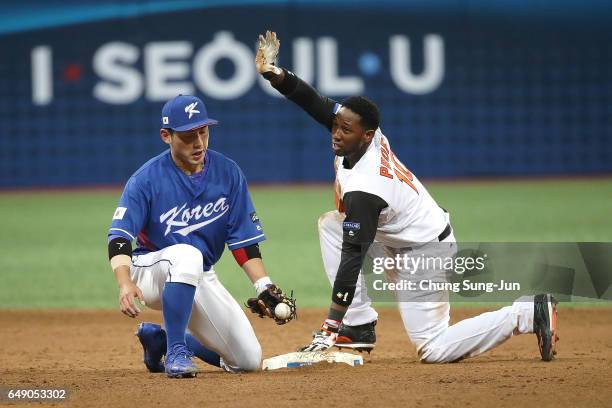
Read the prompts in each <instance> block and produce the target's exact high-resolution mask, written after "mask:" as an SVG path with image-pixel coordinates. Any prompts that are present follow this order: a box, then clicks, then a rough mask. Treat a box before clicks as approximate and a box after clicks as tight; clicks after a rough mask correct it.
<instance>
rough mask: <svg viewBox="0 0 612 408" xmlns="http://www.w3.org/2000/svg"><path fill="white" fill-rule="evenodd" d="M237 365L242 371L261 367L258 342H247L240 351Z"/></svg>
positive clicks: (255, 369)
mask: <svg viewBox="0 0 612 408" xmlns="http://www.w3.org/2000/svg"><path fill="white" fill-rule="evenodd" d="M236 363H237V366H238V367H239V368H240V370H244V371H257V370H259V369H260V368H261V346H260V345H259V342H255V343H252V344H249V345H248V346H247V347H246V348H244V349H243V350H242V352H241V353H240V361H237V362H236Z"/></svg>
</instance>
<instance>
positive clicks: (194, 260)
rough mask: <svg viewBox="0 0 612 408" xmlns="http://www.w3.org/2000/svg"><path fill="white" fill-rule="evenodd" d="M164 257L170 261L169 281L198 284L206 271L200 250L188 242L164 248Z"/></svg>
mask: <svg viewBox="0 0 612 408" xmlns="http://www.w3.org/2000/svg"><path fill="white" fill-rule="evenodd" d="M163 257H164V259H167V260H168V261H169V262H170V268H169V270H168V277H167V279H166V280H167V281H168V282H180V283H186V284H188V285H193V286H198V284H199V282H200V280H201V279H202V274H203V273H204V270H203V265H204V260H203V258H202V253H201V252H200V250H198V249H197V248H196V247H194V246H191V245H188V244H176V245H172V246H170V247H168V248H166V249H164V255H163Z"/></svg>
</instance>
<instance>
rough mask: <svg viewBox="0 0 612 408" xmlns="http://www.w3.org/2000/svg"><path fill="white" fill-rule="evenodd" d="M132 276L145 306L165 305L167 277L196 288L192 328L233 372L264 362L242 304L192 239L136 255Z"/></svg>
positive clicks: (190, 325) (253, 367) (255, 368)
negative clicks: (209, 266)
mask: <svg viewBox="0 0 612 408" xmlns="http://www.w3.org/2000/svg"><path fill="white" fill-rule="evenodd" d="M130 277H131V278H132V280H133V281H134V282H135V283H136V285H137V286H138V287H139V288H140V290H142V293H143V295H144V300H145V302H146V304H147V306H149V307H151V308H152V309H155V310H161V309H162V292H163V290H164V285H165V284H166V282H181V283H186V284H189V285H193V286H195V287H196V292H195V298H194V301H193V308H192V312H191V318H190V320H189V325H188V327H189V330H190V331H191V333H192V334H193V335H194V336H195V337H196V338H197V339H198V340H199V341H200V342H201V343H202V344H203V345H204V346H205V347H206V348H208V349H209V350H212V351H214V352H216V353H218V354H219V355H220V356H221V358H222V360H223V363H224V364H225V365H227V366H228V367H227V369H229V370H230V371H234V370H235V371H255V370H258V369H259V368H260V366H261V346H260V345H259V341H258V340H257V337H255V332H254V331H253V327H252V326H251V323H250V322H249V320H248V319H247V317H246V315H245V314H244V311H243V310H242V308H241V307H240V306H239V305H238V303H237V302H236V300H235V299H234V298H233V297H232V295H230V293H229V292H228V291H227V289H225V287H224V286H223V285H222V284H221V282H220V281H219V279H218V278H217V274H216V273H215V271H214V270H212V269H211V270H210V271H207V272H204V271H203V260H202V253H201V252H200V251H199V250H198V249H197V248H195V247H193V246H191V245H188V244H177V245H172V246H169V247H167V248H164V249H162V250H159V251H156V252H150V253H148V254H143V255H136V256H134V257H133V258H132V268H131V270H130Z"/></svg>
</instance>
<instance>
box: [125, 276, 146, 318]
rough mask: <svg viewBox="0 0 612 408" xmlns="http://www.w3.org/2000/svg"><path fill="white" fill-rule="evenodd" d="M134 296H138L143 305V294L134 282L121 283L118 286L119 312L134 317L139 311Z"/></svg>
mask: <svg viewBox="0 0 612 408" xmlns="http://www.w3.org/2000/svg"><path fill="white" fill-rule="evenodd" d="M134 298H138V300H140V302H141V303H142V304H143V305H144V303H145V302H144V295H143V294H142V291H141V290H140V288H139V287H138V286H136V284H135V283H134V282H131V281H130V282H126V283H123V284H122V285H121V286H120V287H119V308H120V309H121V312H122V313H123V314H125V315H126V316H129V317H136V316H138V314H139V313H140V308H138V306H136V304H135V303H134Z"/></svg>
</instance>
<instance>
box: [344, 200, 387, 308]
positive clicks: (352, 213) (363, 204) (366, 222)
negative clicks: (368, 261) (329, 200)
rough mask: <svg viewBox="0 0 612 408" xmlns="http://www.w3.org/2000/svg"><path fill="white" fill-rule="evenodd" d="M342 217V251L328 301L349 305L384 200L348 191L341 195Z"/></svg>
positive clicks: (374, 232) (383, 205)
mask: <svg viewBox="0 0 612 408" xmlns="http://www.w3.org/2000/svg"><path fill="white" fill-rule="evenodd" d="M343 202H344V205H345V208H346V218H345V220H344V222H343V224H342V229H343V231H344V232H343V239H342V254H341V256H340V266H339V267H338V273H337V275H336V280H335V281H334V290H333V294H332V301H333V302H334V303H337V304H339V305H342V306H350V304H351V303H352V301H353V296H354V295H355V287H356V285H357V279H358V278H359V270H360V269H361V266H362V265H363V259H364V258H365V255H366V253H367V252H368V248H369V247H370V245H371V244H372V242H373V241H374V237H375V236H376V229H377V228H378V216H379V215H380V212H381V211H382V210H383V208H385V207H387V203H386V202H385V200H383V199H382V198H380V197H378V196H376V195H374V194H369V193H365V192H363V191H351V192H349V193H346V194H345V195H344V197H343Z"/></svg>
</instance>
